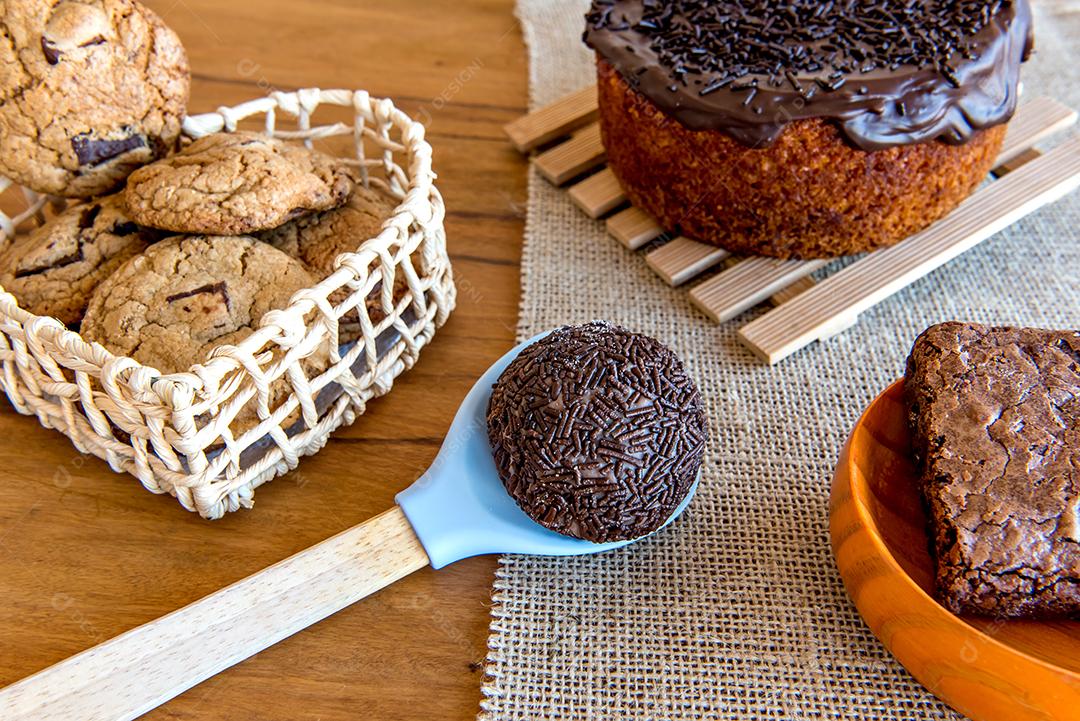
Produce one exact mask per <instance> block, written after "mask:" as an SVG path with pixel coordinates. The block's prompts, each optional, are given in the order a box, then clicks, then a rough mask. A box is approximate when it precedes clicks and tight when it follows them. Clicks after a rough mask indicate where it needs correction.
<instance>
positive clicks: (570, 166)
mask: <svg viewBox="0 0 1080 721" xmlns="http://www.w3.org/2000/svg"><path fill="white" fill-rule="evenodd" d="M604 157H605V155H604V144H603V142H601V140H600V124H599V123H593V124H592V125H587V126H585V127H584V128H582V129H581V130H579V131H578V132H577V133H575V134H574V135H573V136H572V137H571V138H570V139H569V140H567V141H566V142H563V143H560V144H559V145H556V146H555V147H554V148H552V149H551V150H545V151H544V152H542V153H540V154H539V155H537V156H536V157H535V158H533V163H535V164H536V169H537V170H539V171H540V174H541V175H543V176H544V177H545V178H546V179H547V180H548V182H550V183H552V184H553V185H562V184H563V183H565V182H566V181H568V180H570V179H571V178H574V177H576V176H578V175H581V174H582V173H584V172H585V171H586V170H590V169H592V168H595V167H596V166H597V165H600V164H601V163H603V162H604Z"/></svg>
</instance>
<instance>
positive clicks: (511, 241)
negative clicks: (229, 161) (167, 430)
mask: <svg viewBox="0 0 1080 721" xmlns="http://www.w3.org/2000/svg"><path fill="white" fill-rule="evenodd" d="M148 4H149V5H151V6H152V7H153V8H154V9H156V10H157V11H158V12H159V13H160V14H161V15H162V16H163V17H164V18H165V20H166V22H167V23H169V24H170V25H171V26H172V27H173V28H174V29H175V30H176V31H177V32H178V33H179V35H180V37H181V39H182V40H183V41H184V44H185V45H186V47H187V51H188V55H189V57H190V60H191V67H192V71H193V76H194V77H193V82H192V101H191V105H190V110H191V112H205V111H209V110H213V109H214V108H216V107H218V106H219V105H227V104H234V103H237V102H240V101H243V100H247V99H250V98H252V97H256V96H258V95H260V94H262V93H265V92H267V91H268V90H271V89H282V90H291V89H295V88H300V87H307V86H320V87H324V88H330V87H344V88H364V89H367V90H370V91H371V92H372V94H374V95H380V96H389V97H391V98H393V99H394V100H395V102H397V103H398V105H399V106H400V107H402V108H403V109H404V110H405V111H406V112H408V113H410V114H412V115H413V116H414V117H423V118H426V119H427V122H428V129H429V132H428V137H429V139H430V141H431V143H432V145H433V146H434V148H435V170H436V172H437V173H438V174H439V181H438V182H439V187H440V188H441V190H442V192H443V194H444V196H445V198H446V206H447V220H446V225H447V234H448V236H449V244H450V254H451V256H452V257H453V261H454V270H455V275H456V277H457V280H458V308H457V311H456V312H455V313H454V315H453V316H452V317H451V319H450V321H449V322H448V323H447V325H446V326H445V328H443V329H442V330H441V331H440V333H439V334H438V335H437V336H436V338H435V340H434V342H433V343H432V344H431V346H430V347H428V348H427V349H426V350H425V351H424V353H423V355H422V356H421V359H420V362H419V364H418V365H417V367H416V368H414V369H413V370H411V371H409V372H408V373H406V374H405V375H404V376H403V377H401V379H400V380H399V381H398V382H397V384H396V386H395V388H394V391H393V392H392V393H391V394H390V395H389V396H387V397H385V398H382V399H379V400H378V401H375V402H374V403H373V404H372V405H371V407H370V409H369V411H368V413H367V414H366V415H364V416H362V417H361V418H360V419H359V420H358V421H357V422H356V423H355V424H354V425H353V426H352V427H350V428H345V429H342V430H340V431H338V432H337V433H336V434H334V436H333V438H331V440H330V443H329V444H328V446H327V447H326V448H325V449H324V450H323V451H322V452H321V453H320V454H318V455H317V456H314V457H312V458H307V459H304V460H303V461H302V462H301V464H300V467H299V468H298V469H297V470H296V471H295V472H293V473H291V474H289V475H287V476H284V477H282V478H279V479H277V480H276V481H274V482H272V483H270V484H269V485H266V486H263V487H262V488H260V489H259V491H258V493H257V501H258V502H257V505H256V507H255V509H254V510H252V511H241V512H239V513H236V514H232V515H231V516H229V517H228V518H226V519H224V520H222V521H217V522H208V521H204V520H201V519H200V518H198V517H197V516H195V515H193V514H189V513H187V512H185V511H183V510H182V509H181V508H180V506H179V505H178V504H177V503H176V502H175V501H174V500H173V499H171V498H168V497H160V496H154V495H151V494H150V493H148V492H147V491H145V490H144V489H143V488H141V487H139V485H138V481H136V480H135V479H134V478H133V477H131V476H126V475H116V474H114V473H112V472H111V471H110V470H109V468H108V466H106V464H105V463H104V462H102V461H99V460H97V459H96V458H93V457H83V456H80V455H79V454H78V453H76V452H75V450H74V449H73V447H72V446H71V445H70V443H69V442H68V441H67V439H66V438H64V437H63V436H61V435H59V434H58V433H55V432H52V431H47V430H45V429H43V428H41V427H40V426H38V425H37V423H36V421H35V420H34V419H32V418H27V417H24V416H20V415H18V414H16V413H15V412H14V411H13V410H12V409H11V406H10V405H9V404H8V403H6V402H0V403H2V410H0V438H3V439H4V440H3V442H2V443H0V467H2V468H3V469H4V477H3V481H2V482H0V639H2V642H0V685H6V684H8V683H11V682H13V681H16V680H18V679H19V678H22V677H23V676H26V675H28V674H30V673H32V672H34V671H37V670H39V669H41V668H44V667H45V666H48V665H50V664H52V663H54V662H56V661H59V660H61V659H63V658H65V657H67V656H69V655H71V654H73V653H76V652H78V651H81V650H83V649H85V648H87V647H89V646H92V645H93V644H95V643H97V642H99V641H102V640H105V639H107V638H110V637H112V636H114V635H116V634H118V633H120V632H122V631H124V630H126V629H129V628H131V627H133V626H136V625H138V624H141V623H143V622H146V621H149V620H152V619H154V618H157V617H158V616H161V615H162V614H165V613H167V612H168V611H171V610H173V609H176V608H178V607H180V606H182V605H184V604H186V603H188V602H190V601H194V600H195V599H197V598H199V597H201V596H203V595H205V594H207V593H209V592H211V591H214V590H216V589H218V588H221V587H222V586H225V585H227V584H229V583H231V582H233V581H236V580H238V579H240V578H243V577H244V576H247V575H248V574H250V573H252V572H254V571H257V570H259V569H261V568H263V567H265V566H268V565H270V564H271V563H273V562H275V561H277V560H279V559H281V558H284V557H286V556H288V555H290V554H292V553H294V552H296V551H299V550H301V549H303V548H305V547H307V546H309V545H311V544H313V543H315V542H317V541H319V540H322V539H323V538H326V537H328V536H330V535H332V534H334V533H336V532H338V531H340V530H343V529H345V528H348V527H349V526H352V525H353V524H355V523H358V522H360V521H362V520H364V519H366V518H368V517H370V516H372V515H374V514H376V513H378V512H380V511H382V510H384V509H386V508H388V507H389V506H390V504H392V503H393V496H394V494H395V493H396V492H397V491H399V490H400V489H402V488H404V487H405V486H406V485H408V484H409V483H410V482H411V481H413V480H414V479H415V478H416V477H417V476H418V475H419V474H420V473H421V472H422V471H423V470H424V469H425V468H426V466H427V465H428V463H429V462H430V461H431V460H432V459H433V458H434V456H435V453H436V451H437V450H438V448H439V444H440V442H441V440H442V437H443V434H444V432H445V431H446V429H447V428H448V426H449V424H450V420H451V418H452V417H453V414H454V411H455V409H456V408H457V405H458V403H459V402H460V401H461V399H462V398H463V397H464V395H465V393H466V391H467V390H468V389H469V387H470V386H471V385H472V383H473V381H474V380H475V379H476V378H477V377H478V376H479V375H480V373H481V372H482V371H483V370H484V369H485V368H487V366H488V365H489V364H490V363H491V362H492V361H493V360H495V359H496V358H497V357H498V356H499V355H501V354H502V353H503V352H505V351H506V350H507V349H508V348H509V347H510V346H511V345H512V344H513V338H514V325H515V322H516V317H517V302H518V293H519V281H518V263H519V258H520V250H521V235H522V230H523V214H524V210H523V208H524V202H525V172H524V168H525V163H524V161H523V160H522V159H521V158H520V156H519V155H518V154H517V153H515V152H514V151H513V150H511V148H510V147H509V145H508V144H507V143H506V141H505V140H504V138H503V135H502V132H501V130H500V128H501V126H502V125H503V123H505V122H507V121H509V120H512V119H513V118H515V117H517V116H518V115H520V114H521V113H522V112H523V111H524V109H525V104H526V67H525V53H524V50H523V47H522V40H521V34H520V31H519V29H518V25H517V22H516V21H515V19H514V17H513V15H512V3H511V2H510V0H466V1H460V0H459V1H458V2H453V3H440V2H421V1H419V0H378V1H376V0H365V1H364V2H363V3H353V2H332V1H331V0H320V1H317V2H316V1H312V0H308V1H306V2H302V3H297V2H291V1H289V0H235V1H234V2H230V3H219V2H215V1H214V0H153V1H151V2H148ZM494 567H495V561H494V559H492V558H478V559H470V560H467V561H463V562H460V563H458V564H455V565H453V566H451V567H449V568H446V569H444V570H441V571H438V572H435V571H431V570H430V569H425V570H423V571H420V572H418V573H416V574H414V575H413V576H411V577H409V578H407V579H405V580H404V581H402V582H400V583H398V584H396V585H395V586H393V587H391V588H388V589H386V590H384V591H382V592H380V593H378V594H377V595H375V596H373V597H371V598H368V599H366V600H364V601H363V602H361V603H359V604H357V605H356V606H354V607H352V608H349V609H346V610H345V611H342V612H341V613H339V614H337V615H335V616H333V617H331V618H330V619H328V620H326V621H324V622H322V623H320V624H318V625H317V626H315V627H313V628H311V629H308V630H307V631H304V632H302V633H300V634H298V635H296V636H294V637H293V638H291V639H288V640H286V641H285V642H283V643H281V644H278V645H277V646H274V647H273V648H271V649H269V650H267V651H265V652H263V653H261V654H259V655H258V656H256V657H255V658H252V659H250V660H249V661H247V662H245V663H243V664H240V665H239V666H237V667H235V668H233V669H231V670H229V671H226V672H225V673H223V674H221V675H219V676H217V677H215V678H213V679H211V680H209V681H207V682H206V683H203V684H201V685H200V686H197V687H196V688H194V689H192V690H191V691H189V692H187V693H186V694H184V695H182V696H180V697H179V698H177V699H175V700H174V701H172V702H171V703H169V704H166V705H165V706H163V707H162V708H160V709H158V710H157V711H154V712H152V713H151V714H149V715H148V716H147V717H146V718H151V719H233V718H235V719H245V720H246V719H253V718H258V719H260V721H271V720H273V719H282V720H285V719H288V720H289V721H299V720H301V719H321V720H322V721H330V720H331V719H356V718H378V719H425V720H426V719H452V718H471V717H473V716H474V715H475V714H476V712H477V710H478V703H479V700H480V691H479V687H480V683H481V680H482V675H483V660H484V655H485V653H486V639H487V626H488V608H489V605H490V589H491V580H492V571H493V569H494Z"/></svg>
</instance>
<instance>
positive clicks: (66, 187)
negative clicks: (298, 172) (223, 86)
mask: <svg viewBox="0 0 1080 721" xmlns="http://www.w3.org/2000/svg"><path fill="white" fill-rule="evenodd" d="M188 86H189V72H188V62H187V56H186V54H185V53H184V48H183V46H182V45H181V44H180V39H179V38H177V36H176V34H175V33H174V32H173V31H172V30H170V29H169V28H168V27H166V25H165V24H164V23H163V22H162V21H161V19H160V18H159V17H158V16H157V15H156V14H154V13H153V12H151V11H150V10H149V9H147V8H145V7H143V6H142V5H141V4H139V3H138V2H135V0H88V1H83V2H77V1H75V0H67V1H63V2H58V1H57V0H0V174H2V175H5V176H7V177H8V178H11V179H12V180H14V181H16V182H18V183H21V184H22V185H25V186H26V187H29V188H32V189H34V190H36V191H39V192H42V193H51V194H54V195H63V196H66V197H76V198H88V197H91V196H95V195H100V194H102V193H107V192H109V191H110V190H112V189H113V188H115V187H116V186H117V185H119V184H120V183H121V182H122V181H123V179H124V178H125V177H127V175H128V174H129V173H130V172H131V171H132V170H134V169H135V168H137V167H138V166H140V165H143V164H145V163H148V162H150V161H152V160H154V159H156V158H160V157H163V156H164V155H165V154H166V152H167V151H169V150H170V149H172V148H173V147H174V146H175V144H176V141H177V138H179V136H180V123H181V119H182V118H183V116H184V109H185V107H186V105H187V99H188Z"/></svg>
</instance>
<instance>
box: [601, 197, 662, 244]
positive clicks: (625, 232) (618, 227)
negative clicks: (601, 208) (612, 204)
mask: <svg viewBox="0 0 1080 721" xmlns="http://www.w3.org/2000/svg"><path fill="white" fill-rule="evenodd" d="M606 227H607V232H608V235H610V236H611V237H612V238H614V239H615V240H617V241H619V242H620V243H622V244H623V245H625V246H626V247H627V248H629V249H630V250H637V249H638V248H641V247H642V246H644V245H648V244H649V243H650V242H652V241H653V240H655V239H656V238H658V237H659V236H661V235H663V233H664V229H663V228H661V227H660V226H659V225H658V224H657V222H656V221H655V220H653V218H652V216H651V215H649V214H648V213H646V212H645V211H644V210H639V209H637V208H635V207H633V206H631V207H629V208H627V209H626V210H620V211H619V212H618V213H616V214H615V215H613V216H611V217H610V218H608V219H607V223H606Z"/></svg>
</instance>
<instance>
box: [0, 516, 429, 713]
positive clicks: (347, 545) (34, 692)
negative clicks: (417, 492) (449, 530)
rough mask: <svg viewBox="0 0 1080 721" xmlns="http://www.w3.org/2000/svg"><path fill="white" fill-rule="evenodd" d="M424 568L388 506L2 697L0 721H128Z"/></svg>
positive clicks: (411, 537) (409, 533) (419, 551)
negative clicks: (71, 720) (347, 528)
mask: <svg viewBox="0 0 1080 721" xmlns="http://www.w3.org/2000/svg"><path fill="white" fill-rule="evenodd" d="M427 564H428V557H427V554H426V553H424V549H423V547H421V545H420V542H419V541H418V540H417V538H416V534H415V533H414V532H413V530H412V526H410V525H409V522H408V521H407V520H406V518H405V514H404V513H402V512H401V509H400V508H398V507H397V506H395V507H394V508H392V509H390V510H389V511H386V512H384V513H382V514H380V515H378V516H376V517H374V518H372V519H371V520H369V521H366V522H365V523H362V524H360V525H359V526H354V527H353V528H350V529H349V530H347V531H344V532H342V533H339V534H338V535H336V536H334V537H333V538H329V539H327V540H325V541H323V542H322V543H319V544H317V545H315V546H312V547H311V548H308V549H307V550H304V551H301V552H300V553H297V554H296V555H294V556H291V557H289V558H286V559H285V560H283V561H281V562H279V563H276V564H274V565H273V566H270V567H269V568H267V569H265V570H262V571H259V572H258V573H256V574H254V575H252V576H248V577H247V578H245V579H244V580H242V581H238V582H237V583H234V584H233V585H231V586H229V587H227V588H224V589H222V590H220V591H218V592H216V593H213V594H211V595H209V596H207V597H205V598H203V599H200V600H198V601H196V602H194V603H192V604H191V605H189V606H185V607H184V608H181V609H179V610H178V611H174V612H173V613H170V614H169V615H167V616H163V617H162V618H159V619H157V620H156V621H151V622H150V623H147V624H144V625H142V626H139V627H137V628H134V629H132V630H130V631H128V632H126V633H123V634H121V635H119V636H117V637H116V638H114V639H111V640H109V641H105V642H104V643H101V644H99V645H97V646H95V647H93V648H91V649H89V650H87V651H83V652H82V653H80V654H78V655H75V656H72V657H71V658H69V659H67V660H66V661H61V662H60V663H58V664H56V665H54V666H50V667H49V668H46V669H44V670H43V671H40V672H38V673H36V674H34V675H33V676H29V677H27V678H25V679H23V680H21V681H18V682H17V683H14V684H12V685H11V686H8V687H7V688H5V689H3V690H2V691H0V718H2V719H5V721H16V720H20V721H21V720H23V719H26V720H29V719H34V720H35V721H51V720H53V719H55V720H56V721H60V720H61V719H62V720H63V721H69V720H70V719H82V720H83V721H127V720H128V719H133V718H135V717H137V716H140V715H141V714H144V713H146V712H147V711H149V710H150V709H153V708H155V707H156V706H159V705H160V704H162V703H164V702H166V701H168V700H169V699H171V698H173V697H174V696H176V695H178V694H180V693H182V692H183V691H185V690H187V689H189V688H191V687H192V686H194V685H195V684H197V683H199V682H201V681H203V680H205V679H207V678H210V677H211V676H213V675H214V674H216V673H219V672H220V671H223V670H224V669H226V668H228V667H229V666H232V665H233V664H236V663H239V662H240V661H243V660H244V659H245V658H247V657H249V656H252V655H254V654H256V653H258V652H259V651H261V650H263V649H264V648H267V647H268V646H271V645H273V644H275V643H277V642H278V641H280V640H281V639H283V638H285V637H287V636H290V635H292V634H294V633H296V632H297V631H299V630H301V629H303V628H306V627H307V626H310V625H311V624H313V623H316V622H318V621H320V620H322V619H324V618H326V617H327V616H329V615H331V614H332V613H335V612H336V611H339V610H341V609H342V608H345V607H346V606H348V605H349V604H351V603H353V602H355V601H358V600H360V599H361V598H364V597H365V596H367V595H369V594H371V593H374V592H375V591H378V590H379V589H380V588H383V587H384V586H388V585H389V584H391V583H393V582H394V581H396V580H398V579H399V578H402V577H404V576H407V575H408V574H410V573H412V572H413V571H416V570H417V569H420V568H423V567H424V566H426V565H427Z"/></svg>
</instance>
